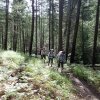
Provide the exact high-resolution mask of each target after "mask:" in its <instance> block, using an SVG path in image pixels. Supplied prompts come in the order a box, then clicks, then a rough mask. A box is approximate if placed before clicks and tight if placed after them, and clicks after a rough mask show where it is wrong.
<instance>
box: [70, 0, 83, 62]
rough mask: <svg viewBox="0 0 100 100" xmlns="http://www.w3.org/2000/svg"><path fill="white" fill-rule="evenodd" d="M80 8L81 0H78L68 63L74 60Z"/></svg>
mask: <svg viewBox="0 0 100 100" xmlns="http://www.w3.org/2000/svg"><path fill="white" fill-rule="evenodd" d="M80 8H81V0H78V7H77V15H76V24H75V29H74V37H73V42H72V51H71V58H70V63H74V62H75V47H76V39H77V33H78V26H79V18H80Z"/></svg>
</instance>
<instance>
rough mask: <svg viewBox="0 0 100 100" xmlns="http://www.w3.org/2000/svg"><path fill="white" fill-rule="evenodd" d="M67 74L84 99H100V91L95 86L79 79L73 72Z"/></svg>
mask: <svg viewBox="0 0 100 100" xmlns="http://www.w3.org/2000/svg"><path fill="white" fill-rule="evenodd" d="M64 73H65V72H64ZM66 75H67V76H68V77H69V78H70V79H71V81H72V83H73V85H74V87H75V89H76V90H77V91H78V96H80V97H82V98H84V100H100V96H99V93H98V92H97V91H96V90H94V88H93V87H91V86H89V85H88V84H87V83H86V82H84V81H81V80H79V79H78V78H77V77H75V76H74V75H73V74H72V73H67V74H66Z"/></svg>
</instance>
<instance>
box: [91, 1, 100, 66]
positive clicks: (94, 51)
mask: <svg viewBox="0 0 100 100" xmlns="http://www.w3.org/2000/svg"><path fill="white" fill-rule="evenodd" d="M99 6H100V0H98V5H97V12H96V25H95V34H94V44H93V59H92V66H93V67H94V66H95V63H96V47H97V36H98V27H99V13H100V12H99V10H100V9H99Z"/></svg>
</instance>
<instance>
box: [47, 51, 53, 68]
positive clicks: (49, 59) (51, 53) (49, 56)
mask: <svg viewBox="0 0 100 100" xmlns="http://www.w3.org/2000/svg"><path fill="white" fill-rule="evenodd" d="M53 58H54V50H53V49H51V50H50V51H49V53H48V66H49V64H51V67H52V64H53Z"/></svg>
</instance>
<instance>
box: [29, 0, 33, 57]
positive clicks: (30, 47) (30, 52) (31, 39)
mask: <svg viewBox="0 0 100 100" xmlns="http://www.w3.org/2000/svg"><path fill="white" fill-rule="evenodd" d="M33 35H34V0H32V27H31V38H30V45H29V55H30V56H31V54H32V45H33Z"/></svg>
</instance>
